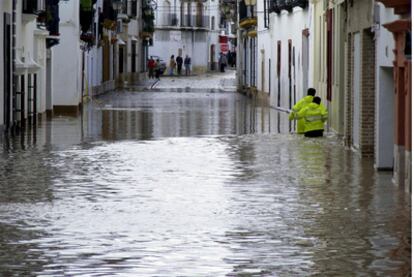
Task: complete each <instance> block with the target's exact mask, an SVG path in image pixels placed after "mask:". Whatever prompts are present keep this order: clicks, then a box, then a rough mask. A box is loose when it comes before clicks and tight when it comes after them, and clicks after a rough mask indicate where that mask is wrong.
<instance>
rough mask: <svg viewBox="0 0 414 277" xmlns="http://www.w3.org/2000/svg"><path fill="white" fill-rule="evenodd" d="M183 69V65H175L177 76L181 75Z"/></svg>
mask: <svg viewBox="0 0 414 277" xmlns="http://www.w3.org/2000/svg"><path fill="white" fill-rule="evenodd" d="M182 67H183V65H182V64H179V63H178V64H177V73H178V74H179V75H181V68H182Z"/></svg>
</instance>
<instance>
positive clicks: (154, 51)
mask: <svg viewBox="0 0 414 277" xmlns="http://www.w3.org/2000/svg"><path fill="white" fill-rule="evenodd" d="M207 35H208V34H207V32H206V31H180V30H174V31H172V32H171V31H170V30H156V31H155V34H154V46H152V47H150V48H149V55H155V56H160V57H161V59H163V60H164V61H165V62H166V63H167V66H168V62H169V60H170V56H171V55H174V57H177V54H178V49H180V48H181V49H182V50H183V52H182V53H183V55H182V56H183V57H185V55H189V56H190V57H191V64H192V67H193V69H197V68H199V70H201V71H206V70H207V65H208V56H209V46H208V45H207V43H206V40H207ZM217 43H218V41H217V42H216V44H217Z"/></svg>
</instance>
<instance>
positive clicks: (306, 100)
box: [289, 88, 316, 134]
mask: <svg viewBox="0 0 414 277" xmlns="http://www.w3.org/2000/svg"><path fill="white" fill-rule="evenodd" d="M315 94H316V90H315V89H314V88H309V89H308V95H306V96H305V97H303V98H302V99H300V100H299V101H298V102H297V103H296V104H295V105H294V106H293V108H292V112H291V113H290V115H289V120H294V119H297V125H296V132H297V133H298V134H303V133H304V132H305V120H304V119H303V118H302V119H298V113H299V112H300V110H302V109H303V108H306V107H307V106H308V105H309V104H310V103H312V101H313V97H314V96H315Z"/></svg>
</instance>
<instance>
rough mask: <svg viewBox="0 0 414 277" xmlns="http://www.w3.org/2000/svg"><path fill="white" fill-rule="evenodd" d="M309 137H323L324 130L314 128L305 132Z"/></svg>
mask: <svg viewBox="0 0 414 277" xmlns="http://www.w3.org/2000/svg"><path fill="white" fill-rule="evenodd" d="M305 137H307V138H316V137H323V130H314V131H309V132H306V133H305Z"/></svg>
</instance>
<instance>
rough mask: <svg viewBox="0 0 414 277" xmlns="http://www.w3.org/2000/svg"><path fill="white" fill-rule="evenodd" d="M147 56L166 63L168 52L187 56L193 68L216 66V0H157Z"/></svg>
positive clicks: (217, 49)
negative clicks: (150, 43)
mask: <svg viewBox="0 0 414 277" xmlns="http://www.w3.org/2000/svg"><path fill="white" fill-rule="evenodd" d="M156 2H157V9H156V11H155V32H154V37H153V45H152V46H151V47H150V48H149V55H150V56H158V57H160V58H161V59H162V60H164V61H165V62H166V63H167V66H168V62H169V60H170V57H171V55H174V58H176V57H177V56H178V55H181V56H182V57H183V59H184V58H185V56H186V55H188V56H189V57H190V58H191V63H192V71H193V72H206V71H207V70H211V69H216V68H217V61H218V57H219V54H220V51H221V49H220V44H219V35H220V34H221V31H220V24H219V23H220V10H219V0H207V1H203V2H202V1H198V2H196V1H181V0H176V1H174V2H172V1H170V0H157V1H156Z"/></svg>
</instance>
